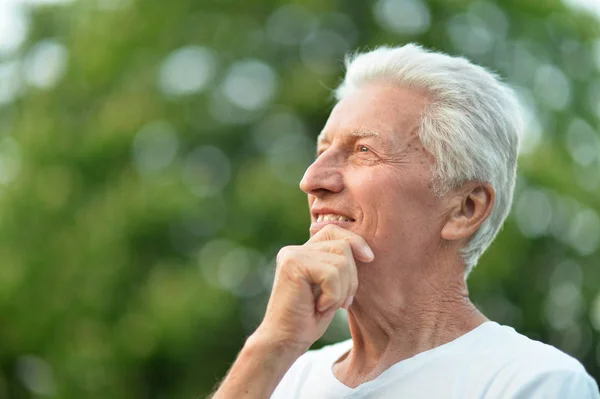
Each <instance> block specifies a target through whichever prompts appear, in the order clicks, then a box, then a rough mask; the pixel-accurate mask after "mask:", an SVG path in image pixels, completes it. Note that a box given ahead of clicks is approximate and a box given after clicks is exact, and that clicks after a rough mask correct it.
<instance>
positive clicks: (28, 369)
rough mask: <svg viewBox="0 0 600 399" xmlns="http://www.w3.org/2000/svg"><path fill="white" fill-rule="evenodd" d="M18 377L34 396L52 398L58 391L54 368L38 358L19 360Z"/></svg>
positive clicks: (29, 356) (28, 357)
mask: <svg viewBox="0 0 600 399" xmlns="http://www.w3.org/2000/svg"><path fill="white" fill-rule="evenodd" d="M17 375H18V376H19V379H20V380H21V382H22V383H23V385H25V387H27V389H28V390H29V391H31V392H33V393H34V394H37V395H44V396H52V395H54V393H55V391H56V384H55V382H54V377H53V373H52V367H51V366H50V365H49V364H48V362H46V361H45V360H44V359H42V358H40V357H38V356H33V355H25V356H20V357H19V358H18V359H17Z"/></svg>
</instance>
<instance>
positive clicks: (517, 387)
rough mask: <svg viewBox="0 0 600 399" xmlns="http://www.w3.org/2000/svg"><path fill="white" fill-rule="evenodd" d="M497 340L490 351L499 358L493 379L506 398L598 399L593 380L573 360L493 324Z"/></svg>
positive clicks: (566, 355)
mask: <svg viewBox="0 0 600 399" xmlns="http://www.w3.org/2000/svg"><path fill="white" fill-rule="evenodd" d="M492 335H493V336H494V338H496V339H501V342H499V343H498V344H497V345H494V347H495V349H494V351H495V352H497V353H498V354H499V357H500V358H502V362H500V364H499V369H498V370H497V377H498V378H497V380H498V382H499V383H500V385H502V386H503V390H504V393H505V394H506V396H508V397H515V398H566V397H578V398H600V395H599V393H598V387H597V385H596V382H595V381H594V379H593V378H592V377H591V376H590V375H589V374H588V373H587V372H586V370H585V368H584V367H583V365H582V364H581V363H580V362H579V361H578V360H577V359H575V358H574V357H572V356H570V355H568V354H566V353H564V352H562V351H560V350H559V349H557V348H555V347H553V346H551V345H547V344H545V343H542V342H539V341H536V340H533V339H530V338H528V337H526V336H525V335H522V334H519V333H518V332H516V331H515V330H514V329H512V328H511V327H507V326H501V325H498V324H496V326H495V328H494V331H493V332H492Z"/></svg>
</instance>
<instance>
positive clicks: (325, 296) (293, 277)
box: [254, 224, 374, 351]
mask: <svg viewBox="0 0 600 399" xmlns="http://www.w3.org/2000/svg"><path fill="white" fill-rule="evenodd" d="M373 258H374V255H373V252H372V251H371V249H370V248H369V246H368V244H367V243H366V241H365V240H364V239H363V238H362V237H361V236H359V235H358V234H356V233H353V232H351V231H348V230H346V229H343V228H341V227H339V226H336V225H333V224H331V225H327V226H325V227H324V228H323V229H321V230H320V231H319V232H318V233H317V234H315V235H314V236H313V237H311V238H310V240H308V242H306V244H304V245H301V246H288V247H284V248H282V249H281V250H280V251H279V254H278V255H277V270H276V272H275V282H274V283H273V290H272V292H271V298H270V299H269V304H268V305H267V311H266V314H265V318H264V320H263V322H262V323H261V325H260V326H259V328H258V329H257V331H256V332H255V334H254V335H256V334H258V335H260V336H261V337H262V338H264V339H266V340H269V341H271V342H273V344H274V345H276V344H279V345H284V346H290V347H294V348H301V350H304V351H306V350H308V348H309V347H310V346H311V345H312V344H313V343H314V342H315V341H316V340H317V339H319V338H320V337H321V336H322V335H323V333H324V332H325V330H326V329H327V327H328V326H329V324H330V323H331V320H332V319H333V316H334V315H335V312H336V310H337V309H339V308H340V307H345V308H348V307H349V306H350V305H351V303H352V299H353V296H354V294H355V293H356V289H357V288H358V279H357V272H356V263H355V259H356V260H358V261H361V262H371V261H372V260H373Z"/></svg>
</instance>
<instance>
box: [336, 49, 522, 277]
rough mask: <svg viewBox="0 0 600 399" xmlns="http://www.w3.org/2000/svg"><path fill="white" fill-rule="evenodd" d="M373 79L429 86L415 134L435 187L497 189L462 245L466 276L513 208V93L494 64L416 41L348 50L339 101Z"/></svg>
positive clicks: (518, 126) (517, 118)
mask: <svg viewBox="0 0 600 399" xmlns="http://www.w3.org/2000/svg"><path fill="white" fill-rule="evenodd" d="M373 81H383V82H386V81H387V82H390V83H392V84H395V85H405V86H408V87H414V88H418V89H424V90H425V91H426V92H427V93H428V95H429V99H430V102H429V103H428V104H427V106H426V108H425V110H424V112H423V114H422V120H421V125H420V129H419V132H418V134H419V138H420V140H421V144H422V145H423V147H424V148H425V149H426V150H427V151H429V152H430V153H431V154H432V155H433V157H434V158H435V163H434V165H433V166H432V176H433V182H434V183H435V184H434V187H435V193H436V195H443V194H445V193H447V192H448V190H450V189H452V188H455V187H459V186H460V185H461V184H463V183H464V182H466V181H479V182H487V183H489V184H490V185H491V186H492V187H493V189H494V191H495V193H496V199H495V203H494V204H493V208H492V211H491V213H490V216H489V217H488V218H487V220H486V221H485V222H484V223H483V224H482V225H481V226H480V227H479V229H478V230H477V231H476V232H475V234H473V237H471V240H470V241H469V244H468V245H467V246H466V247H464V248H462V249H461V254H462V258H463V259H464V261H465V278H466V277H467V276H468V274H469V273H470V272H471V270H472V269H473V267H474V266H475V265H476V264H477V260H478V259H479V257H480V256H481V255H482V254H483V253H484V251H485V250H486V249H487V248H488V246H489V245H490V244H491V243H492V241H493V240H494V238H495V237H496V234H498V231H499V230H500V228H501V227H502V224H503V223H504V220H505V219H506V217H507V215H508V213H509V211H510V206H511V203H512V198H513V191H514V186H515V178H516V167H517V153H518V145H519V135H520V134H521V131H522V129H523V121H522V115H521V112H520V107H519V103H518V100H517V98H516V95H515V93H514V92H513V90H512V89H511V88H510V87H508V86H507V85H505V84H504V83H502V82H501V81H500V80H499V78H498V77H497V76H496V75H495V74H494V73H493V72H490V71H488V70H487V69H485V68H483V67H481V66H478V65H474V64H472V63H471V62H469V61H468V60H466V59H465V58H461V57H452V56H449V55H446V54H442V53H437V52H433V51H430V50H426V49H424V48H422V47H420V46H418V45H415V44H407V45H404V46H402V47H393V48H390V47H380V48H377V49H375V50H373V51H370V52H366V53H362V54H361V53H357V54H353V55H350V56H348V57H347V58H346V75H345V77H344V80H343V82H342V83H341V84H340V86H339V87H338V88H337V89H336V91H335V96H336V98H337V100H338V101H339V100H341V99H342V98H343V97H345V96H346V95H348V93H351V92H353V91H355V90H357V89H359V88H360V87H361V86H362V85H364V84H366V83H369V82H373Z"/></svg>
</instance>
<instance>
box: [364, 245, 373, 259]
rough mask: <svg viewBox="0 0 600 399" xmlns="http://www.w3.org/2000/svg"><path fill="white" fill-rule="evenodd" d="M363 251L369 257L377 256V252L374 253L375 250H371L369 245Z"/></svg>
mask: <svg viewBox="0 0 600 399" xmlns="http://www.w3.org/2000/svg"><path fill="white" fill-rule="evenodd" d="M363 253H364V254H365V256H366V257H367V258H369V259H374V258H375V254H374V253H373V251H372V250H371V248H369V247H368V246H365V247H364V248H363Z"/></svg>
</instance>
